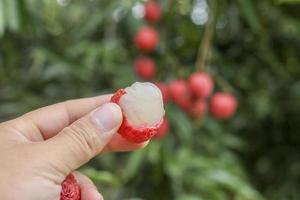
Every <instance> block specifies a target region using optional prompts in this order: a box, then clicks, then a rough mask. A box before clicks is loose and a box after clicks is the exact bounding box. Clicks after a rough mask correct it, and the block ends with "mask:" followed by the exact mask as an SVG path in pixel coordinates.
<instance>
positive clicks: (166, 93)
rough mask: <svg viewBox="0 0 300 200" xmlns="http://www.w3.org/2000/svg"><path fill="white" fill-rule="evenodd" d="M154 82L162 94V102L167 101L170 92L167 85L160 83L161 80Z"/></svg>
mask: <svg viewBox="0 0 300 200" xmlns="http://www.w3.org/2000/svg"><path fill="white" fill-rule="evenodd" d="M154 84H155V85H156V86H157V87H158V88H159V89H160V92H161V94H162V96H163V101H164V103H168V102H169V100H170V94H169V89H168V86H167V85H166V84H165V83H162V82H155V83H154Z"/></svg>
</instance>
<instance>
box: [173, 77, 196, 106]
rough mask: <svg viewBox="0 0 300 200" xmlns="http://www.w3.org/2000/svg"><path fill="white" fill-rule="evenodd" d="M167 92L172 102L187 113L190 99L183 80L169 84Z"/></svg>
mask: <svg viewBox="0 0 300 200" xmlns="http://www.w3.org/2000/svg"><path fill="white" fill-rule="evenodd" d="M169 92H170V95H171V97H172V100H173V101H174V102H175V103H176V104H177V105H178V106H179V107H181V108H182V109H183V110H185V111H187V110H188V109H189V108H190V106H191V104H192V99H191V95H190V90H189V87H188V84H187V82H186V81H185V80H174V81H172V82H171V83H170V84H169Z"/></svg>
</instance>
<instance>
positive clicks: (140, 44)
mask: <svg viewBox="0 0 300 200" xmlns="http://www.w3.org/2000/svg"><path fill="white" fill-rule="evenodd" d="M134 42H135V45H136V47H137V48H138V49H140V50H142V51H144V52H151V51H153V50H154V49H155V48H156V46H157V44H158V43H159V35H158V33H157V31H156V30H155V29H154V28H152V27H142V28H140V29H139V30H138V32H137V33H136V35H135V38H134Z"/></svg>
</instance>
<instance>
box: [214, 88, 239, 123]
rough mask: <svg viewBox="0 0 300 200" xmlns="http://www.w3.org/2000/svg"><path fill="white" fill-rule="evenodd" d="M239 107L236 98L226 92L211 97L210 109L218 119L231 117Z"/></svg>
mask: <svg viewBox="0 0 300 200" xmlns="http://www.w3.org/2000/svg"><path fill="white" fill-rule="evenodd" d="M236 108H237V100H236V98H235V97H234V96H233V95H231V94H229V93H225V92H218V93H216V94H214V95H213V96H212V98H211V103H210V110H211V112H212V114H213V116H214V117H215V118H217V119H227V118H229V117H231V116H232V115H233V114H234V113H235V111H236Z"/></svg>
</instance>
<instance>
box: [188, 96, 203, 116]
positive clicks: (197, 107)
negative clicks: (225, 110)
mask: <svg viewBox="0 0 300 200" xmlns="http://www.w3.org/2000/svg"><path fill="white" fill-rule="evenodd" d="M206 110H207V103H206V101H205V100H204V99H198V100H197V101H196V102H195V103H194V104H193V105H192V107H191V108H190V114H191V115H192V117H194V118H202V117H204V115H205V113H206Z"/></svg>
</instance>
